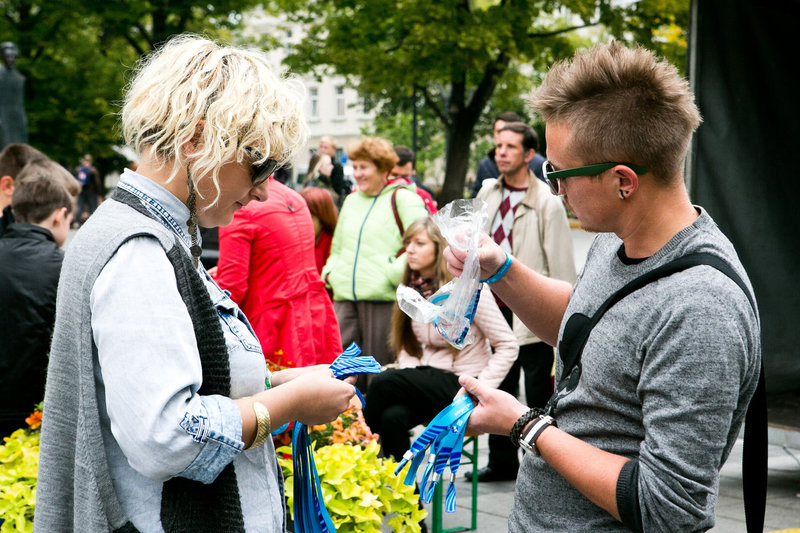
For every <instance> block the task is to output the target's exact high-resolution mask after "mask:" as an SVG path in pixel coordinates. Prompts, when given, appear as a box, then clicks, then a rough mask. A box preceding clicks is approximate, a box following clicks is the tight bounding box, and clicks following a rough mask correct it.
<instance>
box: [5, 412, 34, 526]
mask: <svg viewBox="0 0 800 533" xmlns="http://www.w3.org/2000/svg"><path fill="white" fill-rule="evenodd" d="M37 427H38V425H37ZM39 437H40V434H39V431H35V430H27V429H18V430H16V431H15V432H14V433H12V434H11V436H9V437H5V438H3V441H4V442H5V444H4V445H3V446H0V517H2V518H4V519H5V521H4V522H3V524H2V525H1V526H0V532H2V533H7V532H12V531H22V532H30V531H33V511H34V507H35V505H36V478H37V475H38V472H39Z"/></svg>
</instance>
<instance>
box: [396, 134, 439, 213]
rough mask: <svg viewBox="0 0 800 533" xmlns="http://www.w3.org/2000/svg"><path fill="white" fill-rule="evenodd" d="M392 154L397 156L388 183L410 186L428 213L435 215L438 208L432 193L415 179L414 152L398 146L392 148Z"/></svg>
mask: <svg viewBox="0 0 800 533" xmlns="http://www.w3.org/2000/svg"><path fill="white" fill-rule="evenodd" d="M394 153H396V154H397V164H395V166H394V168H392V172H391V173H390V175H389V183H398V184H400V185H408V186H410V187H411V188H412V189H414V190H415V191H416V193H417V194H418V195H419V197H420V198H422V201H423V202H425V207H426V208H427V209H428V213H431V214H433V213H435V212H436V211H437V210H438V207H437V204H436V199H435V198H434V196H433V191H431V190H430V189H429V188H428V187H426V186H425V185H423V184H422V181H420V179H419V178H418V177H417V157H416V155H414V151H413V150H411V148H409V147H407V146H402V145H399V146H395V147H394Z"/></svg>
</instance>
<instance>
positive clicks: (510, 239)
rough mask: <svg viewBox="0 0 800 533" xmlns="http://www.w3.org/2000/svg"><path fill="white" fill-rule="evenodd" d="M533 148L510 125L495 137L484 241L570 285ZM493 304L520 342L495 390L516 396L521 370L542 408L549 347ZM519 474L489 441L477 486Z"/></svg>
mask: <svg viewBox="0 0 800 533" xmlns="http://www.w3.org/2000/svg"><path fill="white" fill-rule="evenodd" d="M536 147H537V138H536V133H535V132H534V131H533V129H532V128H530V127H529V126H527V125H525V124H523V123H521V122H511V123H507V124H505V125H504V126H503V127H502V128H500V130H499V132H498V134H497V136H496V137H495V161H496V162H497V168H498V170H499V171H500V177H499V178H498V179H497V181H496V182H494V183H491V184H487V185H486V186H484V187H483V188H482V189H481V190H480V192H479V193H478V196H477V198H479V199H481V200H483V201H485V202H486V203H487V204H488V207H489V209H488V212H489V218H488V227H487V228H486V230H487V232H488V233H489V236H490V237H491V238H492V239H493V240H494V241H495V242H496V243H498V244H499V245H500V246H501V247H502V248H503V249H504V250H505V252H506V253H508V254H510V255H513V256H514V257H515V258H516V259H518V260H519V261H520V262H521V263H523V264H524V265H526V266H527V267H529V268H531V269H533V270H535V271H536V272H539V273H540V274H543V275H545V276H549V277H552V278H557V279H561V280H564V281H568V282H570V283H574V282H575V259H574V257H573V250H572V237H571V235H570V229H569V222H568V221H567V214H566V210H565V209H564V204H563V203H562V201H561V198H559V197H557V196H554V195H552V194H550V191H549V190H548V189H547V187H546V186H545V185H544V184H543V183H542V182H541V181H540V180H539V179H537V178H536V176H535V175H534V173H533V172H531V171H530V170H529V168H528V163H529V162H530V161H531V159H533V156H534V155H535V153H536ZM497 303H498V305H499V306H500V310H501V311H502V312H503V315H504V316H505V318H506V320H507V321H508V323H509V324H510V325H511V326H512V329H513V330H514V334H515V335H516V337H517V341H518V342H519V357H518V359H517V361H516V362H515V363H514V366H513V367H511V370H509V372H508V374H507V375H506V378H505V379H504V380H503V382H502V383H501V384H500V387H498V388H500V389H501V390H505V391H507V392H509V393H511V394H513V395H515V396H516V395H518V394H519V379H520V371H521V369H522V370H524V371H525V397H526V400H527V403H528V406H529V407H544V404H545V403H547V400H548V399H549V398H550V395H551V394H552V380H551V371H552V367H553V357H554V352H553V347H552V346H550V345H548V344H546V343H544V342H542V341H541V340H540V339H539V338H537V337H536V336H535V335H534V334H533V333H531V332H530V331H529V330H528V329H527V328H526V327H525V325H524V324H523V323H522V322H521V321H520V320H519V319H518V318H517V317H515V316H514V315H513V314H512V313H511V310H510V309H509V308H508V307H507V306H506V305H505V304H503V302H502V301H501V300H500V299H498V301H497ZM518 469H519V459H518V457H517V450H516V448H515V447H514V445H513V444H512V443H511V441H510V440H509V439H508V438H506V437H503V436H499V435H490V436H489V465H488V466H486V467H485V468H482V469H480V470H479V472H478V480H479V481H504V480H511V479H516V477H517V470H518Z"/></svg>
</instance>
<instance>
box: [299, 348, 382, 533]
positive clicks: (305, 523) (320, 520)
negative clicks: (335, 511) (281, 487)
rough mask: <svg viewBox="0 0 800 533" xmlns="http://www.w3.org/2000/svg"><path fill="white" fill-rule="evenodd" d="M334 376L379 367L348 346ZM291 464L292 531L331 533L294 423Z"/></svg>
mask: <svg viewBox="0 0 800 533" xmlns="http://www.w3.org/2000/svg"><path fill="white" fill-rule="evenodd" d="M330 368H331V371H332V372H333V375H334V377H336V378H338V379H345V378H346V377H348V376H353V375H356V374H365V373H370V374H377V373H379V372H380V371H381V366H380V364H378V362H377V361H376V360H375V358H374V357H372V356H371V355H367V356H362V355H361V348H359V347H358V345H357V344H356V343H352V344H351V345H350V346H348V347H347V349H346V350H345V351H344V352H343V353H342V354H341V355H340V356H339V357H337V358H336V360H335V361H334V362H333V363H331V366H330ZM356 393H357V394H358V397H359V398H360V399H361V405H362V407H365V406H366V402H365V401H364V397H363V396H362V395H361V392H359V390H358V389H356ZM292 462H293V466H294V483H293V485H294V530H295V532H296V533H334V532H335V531H336V528H335V527H334V525H333V520H331V517H330V514H329V513H328V510H327V509H326V508H325V500H324V499H323V497H322V486H321V485H320V480H319V474H318V473H317V466H316V464H315V463H314V450H313V448H312V446H311V441H310V440H309V438H308V428H307V426H306V425H305V424H301V423H300V422H295V423H294V429H293V430H292Z"/></svg>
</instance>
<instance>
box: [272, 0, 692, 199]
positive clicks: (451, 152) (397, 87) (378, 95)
mask: <svg viewBox="0 0 800 533" xmlns="http://www.w3.org/2000/svg"><path fill="white" fill-rule="evenodd" d="M688 3H689V2H688V0H683V1H678V0H641V1H639V2H635V3H631V2H618V1H612V0H599V1H588V0H560V1H559V0H538V1H533V0H473V1H472V2H470V1H467V0H439V1H437V2H429V1H427V0H273V2H272V4H271V5H272V8H273V9H275V10H276V11H278V12H281V13H284V14H285V15H286V16H288V17H289V18H290V20H293V21H296V22H300V23H302V24H303V26H304V27H305V29H306V37H305V38H304V39H303V40H302V41H301V42H300V43H299V44H298V45H296V46H295V47H294V50H293V52H292V53H291V54H290V56H289V57H288V58H287V61H286V62H287V64H288V65H289V67H290V68H291V69H293V70H295V71H299V72H313V73H315V74H317V75H318V76H324V75H327V74H329V73H336V74H339V75H342V76H344V77H345V78H346V79H347V80H348V81H349V83H351V84H352V86H353V87H355V88H357V89H358V90H359V91H360V93H361V94H362V96H364V98H365V101H366V102H367V103H368V104H372V105H378V104H380V105H381V106H383V108H384V110H388V111H389V113H390V114H391V113H395V112H396V111H397V110H398V109H406V110H407V108H408V106H409V101H410V100H409V98H410V94H412V93H414V92H415V93H416V94H417V95H419V100H420V101H419V104H420V105H421V106H424V108H425V109H426V110H427V112H428V113H429V114H430V115H431V116H433V117H435V119H436V120H438V121H439V123H440V126H441V128H442V130H443V132H444V134H445V139H446V142H445V159H446V168H445V178H444V186H443V190H442V193H441V196H442V198H441V199H440V200H441V201H443V202H446V201H449V200H452V199H454V198H458V197H461V195H462V194H463V190H464V181H465V176H466V171H467V166H468V164H469V154H470V144H471V143H472V141H473V140H474V138H475V131H476V126H477V125H478V124H479V122H483V123H486V122H487V121H486V120H483V121H481V119H482V118H484V117H485V114H486V112H487V110H488V109H491V106H490V105H489V104H490V102H491V101H492V98H493V97H494V96H501V95H503V96H504V98H505V99H506V100H508V99H509V98H510V97H511V96H513V91H514V90H518V89H519V83H511V82H512V81H513V77H512V74H513V73H517V72H518V71H517V70H516V68H515V67H516V66H517V65H525V66H526V67H527V68H528V69H529V70H530V74H528V78H529V79H531V78H532V79H533V81H535V79H536V78H537V76H539V75H540V73H542V72H544V71H545V70H546V69H547V67H548V66H549V65H551V64H552V63H553V62H554V61H556V60H558V59H562V58H566V57H569V56H571V55H572V54H573V53H574V51H575V49H576V47H578V46H581V45H586V44H588V43H589V42H590V41H589V39H590V37H591V35H588V36H587V34H585V33H584V34H579V33H577V30H579V29H582V28H596V29H597V31H598V32H599V33H601V37H597V36H596V38H602V36H605V35H609V36H614V37H616V38H618V39H621V40H626V41H637V42H640V43H642V44H643V45H645V46H649V47H651V48H654V49H656V50H657V51H658V52H660V53H662V54H665V55H668V56H669V57H672V58H678V59H679V58H680V53H681V52H679V50H680V37H682V36H685V31H686V27H687V24H686V21H687V20H688ZM665 28H668V29H671V30H674V31H676V32H677V37H676V36H673V37H672V38H671V39H670V38H667V37H666V36H665ZM676 42H677V43H678V44H677V45H675V44H674V43H676ZM683 46H684V47H685V39H684V45H683ZM681 66H682V65H681ZM517 96H518V95H517ZM500 101H502V98H501V99H500ZM497 111H500V110H497Z"/></svg>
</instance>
